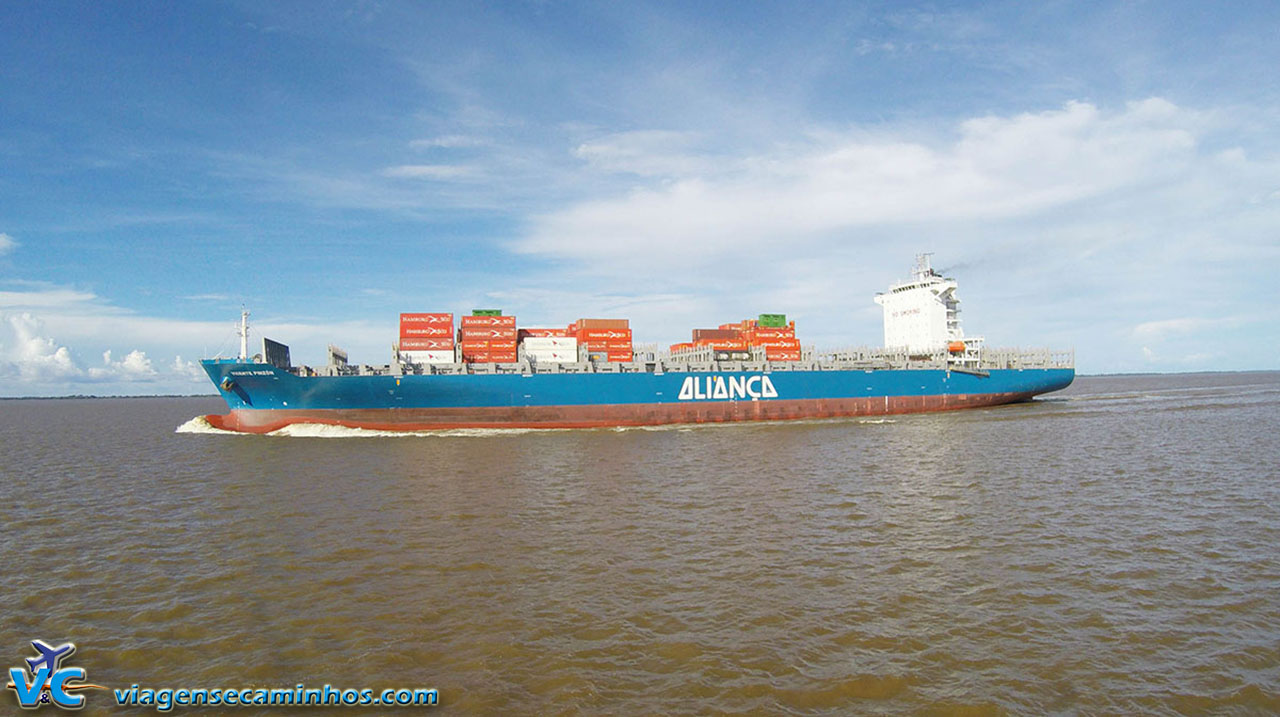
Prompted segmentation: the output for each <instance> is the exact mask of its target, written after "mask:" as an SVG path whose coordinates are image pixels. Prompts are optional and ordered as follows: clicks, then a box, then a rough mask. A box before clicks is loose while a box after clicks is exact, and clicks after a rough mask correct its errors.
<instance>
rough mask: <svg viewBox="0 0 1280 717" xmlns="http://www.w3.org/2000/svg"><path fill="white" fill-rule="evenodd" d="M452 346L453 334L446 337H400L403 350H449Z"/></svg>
mask: <svg viewBox="0 0 1280 717" xmlns="http://www.w3.org/2000/svg"><path fill="white" fill-rule="evenodd" d="M452 348H453V337H452V336H451V337H449V338H444V339H416V338H414V339H411V338H402V339H400V350H401V351H448V350H449V349H452Z"/></svg>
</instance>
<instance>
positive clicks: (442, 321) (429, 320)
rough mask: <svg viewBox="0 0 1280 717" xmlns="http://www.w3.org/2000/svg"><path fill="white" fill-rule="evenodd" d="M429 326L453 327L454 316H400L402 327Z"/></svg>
mask: <svg viewBox="0 0 1280 717" xmlns="http://www.w3.org/2000/svg"><path fill="white" fill-rule="evenodd" d="M406 324H427V325H430V326H441V325H445V326H453V314H400V325H401V326H404V325H406Z"/></svg>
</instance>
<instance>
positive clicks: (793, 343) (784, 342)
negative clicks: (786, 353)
mask: <svg viewBox="0 0 1280 717" xmlns="http://www.w3.org/2000/svg"><path fill="white" fill-rule="evenodd" d="M753 345H755V346H761V347H764V348H766V349H796V350H798V349H799V348H800V342H799V341H797V340H795V339H769V340H767V341H757V342H756V343H755V344H753Z"/></svg>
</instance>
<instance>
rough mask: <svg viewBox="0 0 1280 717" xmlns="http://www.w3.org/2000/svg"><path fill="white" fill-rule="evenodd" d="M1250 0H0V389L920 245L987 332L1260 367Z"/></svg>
mask: <svg viewBox="0 0 1280 717" xmlns="http://www.w3.org/2000/svg"><path fill="white" fill-rule="evenodd" d="M1276 37H1280V6H1277V5H1275V4H1274V3H1253V4H1251V3H1232V4H1230V5H1229V6H1220V5H1216V4H1205V3H1174V2H1158V3H1157V2H1151V3H1146V2H1124V3H1085V4H1080V3H1053V2H1046V3H1032V4H1027V3H1015V2H1009V3H1003V4H1001V3H980V4H962V3H946V4H924V5H908V4H899V3H852V2H840V3H822V2H813V3H765V2H761V3H737V2H724V3H643V2H632V3H562V2H510V3H479V2H456V3H449V2H440V3H408V2H405V3H392V2H376V3H375V2H353V3H336V2H335V3H321V2H296V3H294V2H274V3H258V2H245V3H236V2H219V3H201V2H184V3H96V2H84V3H66V2H41V3H8V4H6V5H5V6H4V7H3V8H0V395H56V394H66V393H98V394H110V393H169V392H178V393H191V392H204V391H206V390H211V388H212V387H211V386H206V383H205V380H204V379H202V378H201V377H200V376H199V374H198V372H196V371H195V370H194V368H195V367H194V364H193V363H192V362H193V360H195V359H198V358H199V357H201V356H204V355H212V354H214V353H217V352H219V351H222V352H224V353H226V352H230V351H232V350H233V349H234V331H233V322H234V321H235V319H236V317H237V316H238V312H239V307H240V305H241V304H242V303H243V304H247V305H248V306H249V308H250V309H251V311H253V321H254V323H255V325H256V327H257V328H258V329H260V330H261V331H262V332H265V333H266V334H267V335H270V336H271V337H273V338H276V339H278V340H281V341H284V342H286V343H289V344H290V345H291V346H292V347H293V354H294V358H295V360H296V361H304V362H313V363H319V362H322V361H323V358H324V347H325V345H326V344H327V343H336V344H339V345H342V346H344V347H346V348H348V349H349V350H350V352H351V354H352V358H353V360H360V361H365V362H369V363H384V362H385V361H386V360H387V358H388V356H389V346H390V343H391V342H392V341H393V340H394V334H395V331H396V315H397V313H398V312H400V311H431V310H446V311H454V312H466V311H469V310H470V309H472V308H475V307H495V306H496V307H501V308H503V309H504V310H505V311H506V312H507V313H514V314H516V315H517V316H518V317H519V318H520V320H521V323H522V324H528V325H563V324H565V323H567V322H569V321H571V320H573V319H575V318H578V317H581V316H622V317H628V318H630V319H632V324H633V327H634V328H635V331H636V340H637V342H639V343H645V342H653V343H660V344H665V343H669V342H673V341H678V340H683V339H686V338H687V337H688V332H689V329H690V328H693V327H705V326H714V325H716V324H719V323H722V322H726V321H732V320H737V319H740V318H744V317H747V316H752V315H755V314H758V313H761V312H784V313H787V314H788V315H789V316H790V317H791V318H794V319H796V321H797V324H798V328H799V333H800V335H801V338H802V341H803V342H804V343H806V344H813V345H816V346H818V347H823V348H831V347H838V346H845V345H875V344H878V343H879V342H880V339H881V327H880V313H879V311H880V309H879V307H878V306H876V305H875V304H874V303H873V302H872V300H871V297H872V295H873V294H874V293H875V292H876V291H880V290H883V289H885V288H886V287H887V286H888V285H889V283H891V282H892V281H894V280H897V279H900V278H904V277H905V276H906V274H907V271H908V268H909V266H910V264H911V262H912V258H913V255H914V254H915V253H916V252H918V251H932V252H934V255H935V257H934V261H935V266H937V267H939V268H943V269H947V270H948V273H949V274H950V275H952V276H954V277H955V278H956V279H957V280H958V281H959V282H960V296H961V298H962V299H963V300H964V304H963V306H964V309H965V313H964V318H965V328H966V331H967V332H968V333H970V334H979V335H983V336H985V337H986V338H987V341H988V343H989V344H990V345H1021V346H1046V345H1048V346H1053V347H1074V348H1075V349H1076V351H1077V363H1078V369H1079V370H1080V371H1081V372H1085V373H1097V372H1120V371H1192V370H1217V369H1223V370H1239V369H1276V368H1280V359H1278V358H1277V356H1280V351H1277V349H1280V341H1278V340H1277V338H1278V337H1280V330H1278V329H1277V328H1276V327H1277V325H1278V324H1280V310H1278V309H1277V308H1276V307H1277V299H1278V298H1280V292H1277V290H1276V288H1275V279H1274V275H1275V273H1276V270H1277V269H1280V129H1277V128H1280V83H1278V82H1277V81H1276V79H1275V76H1274V68H1276V67H1280V50H1278V49H1277V43H1276V42H1275V38H1276Z"/></svg>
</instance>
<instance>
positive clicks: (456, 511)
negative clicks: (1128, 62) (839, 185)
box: [0, 373, 1280, 715]
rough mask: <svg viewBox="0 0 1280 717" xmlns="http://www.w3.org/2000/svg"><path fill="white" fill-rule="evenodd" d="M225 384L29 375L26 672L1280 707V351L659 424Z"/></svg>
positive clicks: (573, 692)
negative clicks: (1260, 361)
mask: <svg viewBox="0 0 1280 717" xmlns="http://www.w3.org/2000/svg"><path fill="white" fill-rule="evenodd" d="M222 409H223V406H222V404H221V401H220V400H218V399H217V398H213V397H209V398H145V399H143V398H136V399H98V400H90V399H65V400H8V401H0V493H2V496H0V497H2V498H3V500H0V525H2V527H0V559H2V561H3V565H4V570H3V573H0V605H3V610H2V611H0V652H3V653H4V654H7V655H8V658H7V661H4V660H0V666H2V667H4V668H5V671H6V672H5V674H6V675H7V674H8V669H9V668H10V667H19V666H21V665H23V664H24V663H23V658H25V657H30V656H33V655H34V654H35V653H34V652H33V651H32V650H31V645H30V642H31V640H33V639H42V640H44V641H46V642H49V643H51V644H59V643H61V642H66V641H71V642H74V643H75V644H76V645H77V648H78V649H77V651H76V653H75V655H74V656H73V657H72V658H70V659H69V660H68V661H67V662H66V663H65V664H67V665H74V666H78V667H83V668H84V669H85V670H86V673H87V677H86V681H88V682H91V683H94V684H98V685H105V686H107V687H112V688H128V687H130V686H131V685H135V684H137V685H141V686H143V687H151V688H162V687H170V688H178V687H186V688H220V687H234V688H237V689H238V688H242V687H263V688H293V687H294V686H295V685H297V684H299V683H303V684H304V685H305V686H306V687H309V688H314V687H320V686H322V685H324V684H326V683H328V684H331V685H333V686H335V687H338V688H355V689H361V688H373V689H374V690H375V691H381V690H382V689H384V688H415V687H417V688H427V687H430V688H436V689H438V690H439V692H438V696H439V706H437V707H434V708H430V709H431V710H439V711H443V712H446V713H450V714H460V715H461V714H502V715H509V714H683V713H696V714H718V713H740V714H889V715H899V714H926V715H988V714H990V715H998V714H1063V715H1074V714H1241V715H1251V714H1276V713H1280V467H1278V466H1280V373H1242V374H1199V375H1175V376H1170V375H1166V376H1115V377H1097V378H1089V377H1085V378H1080V379H1077V381H1076V383H1075V385H1073V386H1072V387H1071V388H1070V389H1068V390H1067V391H1064V392H1060V393H1058V394H1053V395H1051V396H1048V397H1043V398H1042V399H1040V400H1036V401H1033V402H1031V403H1026V404H1019V405H1013V406H1006V407H1000V408H993V409H983V410H972V411H961V412H953V413H944V414H928V415H909V416H894V417H888V418H884V419H875V420H867V419H862V420H856V419H850V420H836V421H815V422H801V423H772V424H755V425H728V426H724V425H721V426H701V427H664V428H659V429H627V430H583V431H544V432H533V431H449V432H442V433H436V434H427V435H415V436H401V437H388V436H377V435H374V436H367V435H363V434H360V433H358V432H351V431H343V430H334V429H323V430H312V431H307V430H298V431H294V432H293V433H294V435H289V436H238V435H219V434H216V433H211V432H207V431H205V432H202V431H201V430H200V426H199V421H191V420H190V419H192V418H193V417H195V416H197V415H199V414H202V413H209V412H222ZM179 426H183V432H175V428H177V427H179ZM192 431H194V432H192ZM6 693H7V694H5V695H0V701H2V702H0V704H3V706H4V707H6V708H12V711H13V712H16V711H18V710H17V701H16V698H15V692H14V691H13V690H6ZM81 694H84V695H85V696H86V701H87V707H86V708H85V710H84V711H83V712H82V713H83V714H105V713H110V712H119V711H121V710H122V709H124V708H119V707H116V706H115V705H114V699H113V698H112V697H111V693H109V692H107V691H98V690H86V691H84V692H82V693H81ZM424 709H425V708H421V707H376V708H375V707H370V708H361V707H323V708H319V713H329V714H333V713H338V714H410V713H418V712H421V711H423V710H424ZM125 711H126V712H131V713H133V714H143V713H152V712H153V711H154V708H153V707H133V708H130V709H128V710H125ZM184 711H187V712H200V713H204V714H210V713H222V712H231V713H233V714H237V715H252V714H316V713H317V708H310V709H303V708H297V707H294V708H287V707H286V708H264V707H256V708H255V707H238V708H227V707H221V708H196V707H175V708H174V712H175V713H181V712H184ZM58 712H59V710H57V709H56V708H54V707H49V708H48V709H46V710H45V711H44V712H43V714H56V713H58Z"/></svg>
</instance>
